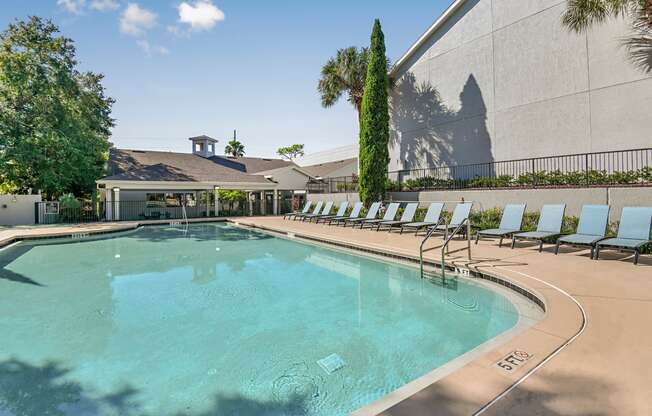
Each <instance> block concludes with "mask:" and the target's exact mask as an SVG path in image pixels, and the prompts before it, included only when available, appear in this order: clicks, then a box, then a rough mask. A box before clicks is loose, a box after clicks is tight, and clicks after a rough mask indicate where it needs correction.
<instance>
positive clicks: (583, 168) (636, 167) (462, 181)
mask: <svg viewBox="0 0 652 416" xmlns="http://www.w3.org/2000/svg"><path fill="white" fill-rule="evenodd" d="M321 182H322V185H321V188H319V190H318V191H319V192H329V193H331V192H332V193H339V192H355V191H357V177H347V178H326V179H324V180H323V181H321ZM353 183H355V187H353V186H351V187H350V188H349V185H352V184H353ZM610 185H625V186H627V185H637V186H647V185H652V148H647V149H634V150H619V151H611V152H595V153H578V154H570V155H561V156H548V157H537V158H529V159H516V160H506V161H499V162H487V163H474V164H468V165H455V166H436V167H431V168H424V169H409V170H397V171H391V172H388V180H387V190H388V191H422V190H450V189H487V188H489V189H501V188H543V187H568V188H570V187H591V186H610ZM353 188H355V191H354V190H353Z"/></svg>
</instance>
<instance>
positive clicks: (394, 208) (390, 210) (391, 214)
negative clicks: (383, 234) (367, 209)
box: [360, 202, 401, 229]
mask: <svg viewBox="0 0 652 416" xmlns="http://www.w3.org/2000/svg"><path fill="white" fill-rule="evenodd" d="M400 206H401V204H399V203H398V202H392V203H391V204H389V205H388V206H387V209H386V210H385V215H383V218H379V219H370V220H364V221H362V222H361V223H360V229H363V228H364V227H366V226H368V225H369V226H370V228H373V227H375V226H377V225H378V224H380V223H381V222H383V221H392V220H393V219H394V218H396V213H397V212H398V208H399V207H400Z"/></svg>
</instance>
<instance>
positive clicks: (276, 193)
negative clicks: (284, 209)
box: [273, 189, 278, 215]
mask: <svg viewBox="0 0 652 416" xmlns="http://www.w3.org/2000/svg"><path fill="white" fill-rule="evenodd" d="M273 205H274V215H278V191H277V190H276V189H274V203H273Z"/></svg>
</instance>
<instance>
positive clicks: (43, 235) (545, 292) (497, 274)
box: [0, 217, 587, 416]
mask: <svg viewBox="0 0 652 416" xmlns="http://www.w3.org/2000/svg"><path fill="white" fill-rule="evenodd" d="M253 219H255V217H253ZM253 219H252V218H248V217H245V218H212V217H208V218H200V219H193V220H189V223H205V222H231V223H234V224H237V225H243V226H247V227H251V228H254V229H256V228H257V229H260V230H262V231H268V232H277V233H279V234H285V235H286V236H289V237H291V238H297V237H298V238H302V239H306V240H309V241H315V242H318V243H323V244H330V245H334V246H339V247H342V248H346V249H352V250H355V251H361V252H367V253H370V254H373V255H378V256H381V257H383V258H386V259H392V258H394V259H397V260H401V261H407V262H411V263H414V262H418V257H417V256H415V255H412V254H410V253H407V252H400V250H393V251H389V250H387V249H384V248H383V247H378V246H374V245H373V244H360V243H356V242H351V241H345V240H337V239H333V238H326V237H324V236H319V235H314V234H310V233H305V232H297V231H296V230H293V231H288V230H287V229H282V228H277V227H270V226H262V225H260V224H256V223H255V222H253ZM167 224H170V221H169V220H154V221H134V222H129V223H124V222H122V223H94V224H92V225H87V226H73V227H52V228H43V229H37V231H42V232H34V233H20V232H17V233H14V234H13V235H11V236H9V237H8V238H7V237H5V238H4V239H0V248H2V247H6V246H8V245H11V244H13V243H15V242H18V241H23V240H40V239H51V238H66V237H71V238H79V239H81V238H83V237H87V236H91V235H101V234H111V233H116V232H122V231H128V230H134V229H137V228H138V227H141V226H148V225H167ZM89 226H90V227H92V226H96V227H99V228H89ZM32 230H34V229H32ZM80 230H81V231H80ZM11 231H14V230H11ZM15 231H20V229H16V230H15ZM425 263H427V264H428V265H429V266H430V267H434V268H435V269H436V268H437V267H440V265H438V264H437V262H436V261H434V260H432V259H429V258H426V262H425ZM445 267H446V268H447V269H448V270H450V271H457V272H460V273H461V274H464V275H466V274H467V273H468V275H469V277H474V278H482V279H484V280H485V281H488V282H492V283H496V284H499V285H501V286H503V287H505V288H508V289H511V290H514V291H515V292H517V293H519V294H521V295H523V296H525V297H527V298H529V299H530V300H531V301H533V302H534V303H536V304H537V305H539V307H541V308H542V309H543V310H544V311H545V316H544V318H543V319H542V321H541V322H539V323H538V324H536V325H534V326H533V327H530V328H529V329H526V330H525V331H523V333H521V334H518V335H516V336H515V337H513V338H511V339H509V340H507V341H506V342H505V343H503V344H501V345H498V346H496V348H494V349H492V350H491V351H489V352H486V353H484V354H482V355H481V356H480V357H476V358H475V359H473V360H471V361H470V362H469V363H467V364H465V365H464V366H463V367H462V368H459V369H457V370H455V371H453V372H452V373H451V374H449V375H446V376H444V377H443V378H439V379H438V380H436V381H434V382H433V383H431V384H428V385H426V386H423V385H420V386H418V387H416V388H413V389H407V391H403V390H401V389H402V388H399V389H397V390H396V391H394V392H392V393H390V394H388V395H386V396H384V397H382V398H381V399H379V400H377V401H375V402H372V403H371V404H369V405H366V406H364V407H362V408H360V409H358V410H356V411H354V412H353V413H352V415H355V416H362V415H374V416H375V415H399V414H400V415H403V414H408V415H418V414H432V410H433V407H435V406H437V405H438V402H439V401H440V400H451V398H450V397H441V396H442V395H441V394H439V395H438V392H437V390H442V389H443V390H448V389H450V388H452V389H453V390H458V391H459V389H462V390H461V391H463V392H465V393H467V394H468V393H472V394H473V400H472V401H470V402H469V401H467V402H465V406H464V407H463V409H460V411H447V412H445V413H444V412H442V414H480V413H482V412H484V411H485V410H486V409H487V408H488V407H489V406H491V404H492V403H494V402H495V401H496V400H498V399H500V398H501V397H503V396H504V395H505V394H507V393H508V392H509V391H511V389H513V388H514V387H515V386H517V385H518V384H520V383H521V382H523V381H524V380H525V379H526V378H528V377H529V376H530V375H531V374H533V373H534V372H535V371H537V370H538V369H539V368H540V367H541V366H543V365H544V364H546V363H547V361H548V360H550V359H551V358H552V357H554V356H555V355H556V354H558V353H559V352H560V351H561V350H562V349H563V348H565V347H566V346H567V345H569V344H570V343H571V342H572V341H574V340H575V338H577V337H579V335H580V334H581V333H582V331H583V329H584V328H585V326H586V322H587V318H586V315H585V314H584V311H583V310H582V308H581V305H580V304H579V302H578V301H577V300H575V299H574V298H573V297H572V296H571V295H570V294H568V293H566V292H564V291H563V290H562V289H560V288H557V287H555V286H553V285H551V284H549V283H547V282H544V281H541V280H540V279H537V278H535V277H533V276H529V275H527V274H525V273H522V272H519V271H516V270H510V269H509V268H506V267H500V266H489V267H490V268H491V270H485V269H484V267H485V266H480V265H473V264H471V263H470V262H465V261H463V260H451V261H447V263H446V264H445ZM532 279H535V280H536V281H539V282H540V283H543V284H545V285H547V287H545V286H539V285H535V284H532ZM573 311H574V315H575V316H573V317H569V313H571V314H572V313H573ZM569 318H574V319H570V320H573V321H576V323H577V325H572V324H571V325H568V324H566V325H564V324H560V322H562V321H569ZM514 350H524V351H528V352H530V351H533V352H532V354H533V357H532V359H530V360H528V361H527V362H526V363H525V364H524V365H523V366H522V367H520V368H519V370H518V372H514V373H512V374H502V373H499V372H498V371H497V370H496V369H495V366H496V363H497V362H499V361H500V360H501V359H502V358H503V357H504V356H505V355H507V354H509V353H510V352H511V351H514ZM433 371H436V369H435V370H433ZM429 374H430V373H429ZM427 376H428V374H426V376H423V377H427ZM417 380H419V379H417ZM478 380H484V381H487V382H486V383H477V381H478ZM414 381H416V380H414ZM414 381H413V382H410V383H408V384H407V385H406V386H410V385H411V384H413V383H414ZM469 382H474V383H473V384H474V385H473V386H472V387H471V386H470V385H469ZM406 386H404V387H406ZM399 391H400V396H399V397H397V394H398V393H397V392H399ZM422 396H425V397H422ZM463 397H464V395H460V396H459V398H460V399H462V398H463ZM442 403H443V402H442Z"/></svg>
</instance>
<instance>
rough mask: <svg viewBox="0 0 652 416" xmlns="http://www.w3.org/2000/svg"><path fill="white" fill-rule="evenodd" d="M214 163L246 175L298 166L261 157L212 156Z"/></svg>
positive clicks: (285, 161) (281, 160)
mask: <svg viewBox="0 0 652 416" xmlns="http://www.w3.org/2000/svg"><path fill="white" fill-rule="evenodd" d="M209 159H210V160H212V161H213V162H215V163H217V164H219V165H222V166H226V167H228V168H231V169H237V170H239V171H241V172H246V173H258V172H263V171H266V170H272V169H278V168H284V167H286V166H296V165H295V163H294V162H290V161H287V160H283V159H268V158H260V157H246V156H245V157H237V158H236V157H229V156H211V157H210V158H209Z"/></svg>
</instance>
